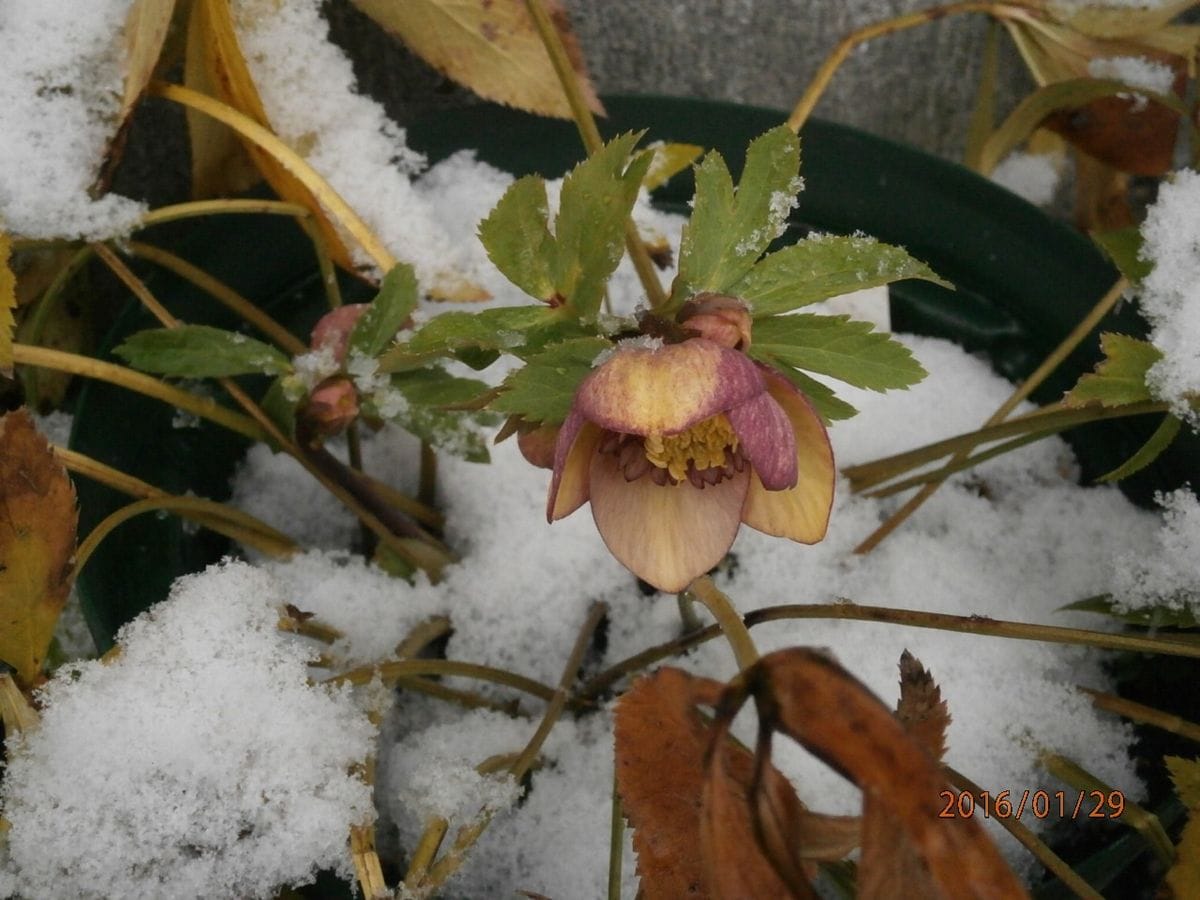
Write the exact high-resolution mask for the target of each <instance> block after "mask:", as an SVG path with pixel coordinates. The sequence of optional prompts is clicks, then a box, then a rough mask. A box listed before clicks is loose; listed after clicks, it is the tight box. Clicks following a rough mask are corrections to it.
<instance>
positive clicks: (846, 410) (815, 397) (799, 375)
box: [750, 345, 858, 425]
mask: <svg viewBox="0 0 1200 900" xmlns="http://www.w3.org/2000/svg"><path fill="white" fill-rule="evenodd" d="M750 355H751V356H752V357H754V358H755V359H757V360H758V361H759V362H761V363H762V364H763V365H765V366H767V367H768V368H770V369H771V370H772V371H774V372H777V373H778V374H780V375H782V376H783V377H784V378H786V379H787V380H788V381H790V382H791V383H792V385H793V386H794V387H795V388H796V390H798V391H800V393H802V394H803V395H804V396H805V397H807V398H808V402H809V403H811V404H812V405H813V409H815V410H816V411H817V415H819V416H820V417H821V421H823V422H824V423H825V424H826V425H828V424H829V423H830V422H836V421H838V420H840V419H852V418H854V416H856V415H858V410H857V409H855V408H854V407H853V406H851V405H850V404H849V403H847V402H846V401H845V400H843V399H841V398H840V397H838V396H837V394H835V393H834V392H833V388H831V387H829V386H828V385H827V384H824V383H823V382H820V381H817V379H815V378H813V377H812V376H810V375H806V374H805V373H803V372H801V371H800V370H799V369H796V368H793V367H792V366H788V365H784V364H783V363H781V362H780V361H779V360H777V359H776V358H775V357H774V356H772V355H771V354H770V353H765V352H763V351H762V350H759V349H758V348H757V347H755V346H754V345H751V347H750Z"/></svg>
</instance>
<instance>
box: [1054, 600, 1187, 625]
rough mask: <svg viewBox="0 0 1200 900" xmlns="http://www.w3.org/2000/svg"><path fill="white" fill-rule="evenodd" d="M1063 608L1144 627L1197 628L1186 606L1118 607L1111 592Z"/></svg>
mask: <svg viewBox="0 0 1200 900" xmlns="http://www.w3.org/2000/svg"><path fill="white" fill-rule="evenodd" d="M1061 609H1063V610H1072V611H1076V612H1090V613H1097V614H1098V615H1102V616H1109V617H1110V618H1113V619H1117V620H1119V621H1121V622H1127V623H1128V624H1130V625H1140V626H1143V627H1145V628H1198V627H1200V620H1198V619H1197V618H1196V616H1195V614H1194V613H1193V612H1192V611H1191V609H1190V608H1188V607H1186V606H1165V605H1164V606H1146V607H1141V608H1139V609H1119V608H1118V607H1117V604H1116V601H1115V600H1113V598H1112V595H1111V594H1100V595H1099V596H1097V597H1088V598H1087V599H1085V600H1078V601H1076V602H1075V603H1068V604H1067V605H1066V606H1063V607H1061Z"/></svg>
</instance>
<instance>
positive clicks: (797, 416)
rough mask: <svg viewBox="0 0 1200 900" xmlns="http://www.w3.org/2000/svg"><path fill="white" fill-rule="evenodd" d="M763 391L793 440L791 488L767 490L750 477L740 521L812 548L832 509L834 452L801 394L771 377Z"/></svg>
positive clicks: (818, 417)
mask: <svg viewBox="0 0 1200 900" xmlns="http://www.w3.org/2000/svg"><path fill="white" fill-rule="evenodd" d="M765 378H766V382H767V392H768V393H769V394H770V395H771V397H773V398H774V400H775V402H777V403H778V404H779V405H780V406H781V407H782V408H783V411H784V412H785V413H786V414H787V417H788V420H789V421H790V422H791V426H792V431H793V433H794V434H795V439H796V444H795V446H796V465H797V478H796V486H795V487H792V488H788V489H787V490H783V491H771V490H767V488H766V486H765V485H764V483H763V481H761V480H760V479H759V477H758V476H757V475H756V474H754V473H753V472H752V473H751V476H750V490H749V492H748V493H747V495H746V508H745V510H744V511H743V513H742V521H743V522H745V523H746V524H747V525H749V526H750V527H751V528H754V529H756V530H758V531H762V532H764V533H766V534H771V535H776V536H778V537H786V538H790V539H791V540H793V541H799V542H800V543H802V544H815V543H816V542H817V541H819V540H821V538H823V537H825V530H826V528H827V527H828V526H829V511H830V510H831V509H832V508H833V484H834V479H835V475H834V468H833V448H832V447H830V446H829V435H828V434H826V432H825V426H824V424H822V422H821V417H820V416H818V415H817V413H816V412H815V411H814V410H813V408H812V406H810V405H809V403H808V401H807V400H805V399H804V395H803V394H801V393H800V392H799V391H797V390H796V389H795V388H794V387H792V386H791V384H789V383H788V382H787V381H785V380H784V379H783V378H781V377H780V376H778V375H775V374H773V373H767V374H766V375H765Z"/></svg>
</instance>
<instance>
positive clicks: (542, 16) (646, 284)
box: [525, 0, 668, 309]
mask: <svg viewBox="0 0 1200 900" xmlns="http://www.w3.org/2000/svg"><path fill="white" fill-rule="evenodd" d="M525 6H526V8H527V9H528V10H529V15H530V17H531V18H532V19H533V24H534V26H535V27H536V28H537V31H538V35H539V36H540V37H541V39H542V44H543V45H545V47H546V52H547V53H548V54H549V56H550V63H551V65H553V66H554V72H555V74H556V75H558V80H559V82H560V83H561V84H562V89H563V93H564V94H565V95H566V97H567V104H568V106H570V108H571V115H572V117H573V118H574V119H575V127H576V128H578V129H579V137H580V139H581V140H582V141H583V146H584V148H585V149H586V150H587V152H588V155H589V156H590V155H591V154H593V153H595V152H596V151H597V150H599V149H600V148H601V147H602V146H603V144H604V141H603V140H602V139H601V137H600V129H599V128H597V127H596V119H595V117H594V116H593V115H592V111H591V110H590V109H589V108H588V105H587V100H586V99H584V96H583V91H582V90H580V87H579V79H578V77H577V76H576V75H575V69H574V68H573V67H572V66H571V59H570V57H569V56H568V55H567V48H566V47H564V46H563V42H562V37H561V36H560V35H559V33H558V29H557V28H555V27H554V23H553V22H552V21H551V20H550V16H549V14H548V13H547V12H546V7H545V5H544V4H543V2H542V0H525ZM625 247H626V249H627V250H628V251H629V258H630V260H631V261H632V262H633V268H634V269H635V270H636V271H637V275H638V279H639V280H640V281H641V282H642V290H644V291H645V292H646V297H647V298H648V299H649V301H650V308H651V309H662V308H663V307H664V306H666V305H667V299H668V298H667V295H666V293H665V292H664V291H663V289H662V285H661V284H660V283H659V280H658V271H657V270H656V269H655V268H654V261H653V260H652V259H650V253H649V251H647V250H646V245H645V244H643V243H642V238H641V235H639V234H638V230H637V225H636V224H635V223H634V221H633V219H632V218H629V219H627V220H626V222H625Z"/></svg>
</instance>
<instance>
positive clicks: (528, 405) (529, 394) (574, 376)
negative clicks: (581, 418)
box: [489, 337, 612, 425]
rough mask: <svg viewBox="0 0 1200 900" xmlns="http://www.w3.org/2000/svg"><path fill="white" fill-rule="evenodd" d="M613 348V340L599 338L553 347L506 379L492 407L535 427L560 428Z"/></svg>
mask: <svg viewBox="0 0 1200 900" xmlns="http://www.w3.org/2000/svg"><path fill="white" fill-rule="evenodd" d="M611 347H612V343H611V342H610V341H607V340H605V339H604V338H598V337H585V338H576V339H574V340H569V341H562V342H560V343H557V344H551V345H549V346H547V347H546V348H545V349H544V350H542V352H541V353H539V354H537V355H536V356H533V357H531V358H530V359H529V361H528V362H527V363H526V364H525V365H524V366H523V367H522V368H520V369H517V370H516V371H514V372H512V373H511V374H510V375H509V376H508V377H507V378H506V379H504V384H503V385H502V388H503V393H501V394H500V396H499V397H497V398H496V399H495V400H493V401H492V403H491V404H490V407H489V408H490V409H494V410H496V411H498V412H503V413H509V414H513V415H519V416H521V417H522V418H524V419H525V421H527V422H529V423H531V424H534V423H538V422H547V423H549V424H551V425H556V424H558V423H559V422H562V421H563V420H564V419H565V418H566V417H567V413H569V412H570V411H571V403H572V401H573V400H574V399H575V391H576V389H577V388H578V387H579V383H580V382H581V381H583V379H584V378H586V377H587V375H588V373H589V372H591V371H592V367H593V365H594V364H595V362H596V357H597V356H599V355H600V354H601V353H602V352H603V351H605V350H607V349H610V348H611Z"/></svg>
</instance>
